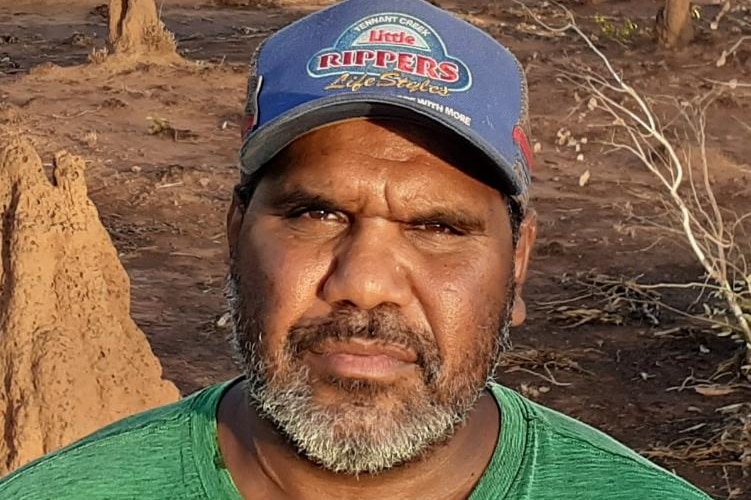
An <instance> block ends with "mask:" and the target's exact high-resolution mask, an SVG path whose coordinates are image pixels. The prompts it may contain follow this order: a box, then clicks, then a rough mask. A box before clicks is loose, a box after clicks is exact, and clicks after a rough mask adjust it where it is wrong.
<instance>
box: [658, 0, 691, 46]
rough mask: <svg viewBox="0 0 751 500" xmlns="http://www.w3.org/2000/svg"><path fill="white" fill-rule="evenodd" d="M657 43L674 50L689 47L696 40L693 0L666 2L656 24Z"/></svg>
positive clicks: (669, 0)
mask: <svg viewBox="0 0 751 500" xmlns="http://www.w3.org/2000/svg"><path fill="white" fill-rule="evenodd" d="M655 34H656V36H657V43H658V44H659V45H660V46H662V47H665V48H669V49H673V48H679V47H683V46H685V45H688V44H689V43H690V42H691V40H693V38H694V24H693V19H692V18H691V0H665V5H664V6H663V7H661V8H660V11H659V12H658V13H657V19H656V22H655Z"/></svg>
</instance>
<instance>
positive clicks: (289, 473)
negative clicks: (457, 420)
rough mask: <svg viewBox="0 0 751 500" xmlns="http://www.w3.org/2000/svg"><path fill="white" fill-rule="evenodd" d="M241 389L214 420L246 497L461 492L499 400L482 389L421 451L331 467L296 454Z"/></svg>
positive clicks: (472, 481)
mask: <svg viewBox="0 0 751 500" xmlns="http://www.w3.org/2000/svg"><path fill="white" fill-rule="evenodd" d="M243 391H244V385H243V384H242V383H238V384H235V385H234V386H233V387H232V388H230V390H229V391H227V393H226V394H225V395H224V397H223V398H222V400H221V402H220V403H219V410H218V412H217V420H218V434H219V436H218V439H219V447H220V450H221V453H222V457H223V459H224V463H225V465H226V466H227V470H228V471H229V473H230V475H231V476H232V479H233V481H234V483H235V485H236V486H237V488H238V490H239V491H240V494H241V495H242V496H243V497H244V498H246V499H250V498H267V499H290V498H294V499H300V500H305V499H315V500H320V499H324V498H344V499H347V498H353V499H357V500H369V499H383V498H403V499H411V498H415V499H417V498H436V499H463V498H467V497H468V496H469V494H470V493H471V492H472V490H473V489H474V488H475V486H476V485H477V483H478V482H479V480H480V477H481V476H482V474H483V472H484V471H485V469H486V468H487V466H488V464H489V463H490V459H491V457H492V455H493V452H494V450H495V446H496V442H497V440H498V436H499V426H500V416H499V411H498V406H497V404H496V402H495V399H494V398H493V396H492V395H491V394H490V393H489V392H488V391H485V392H484V393H483V395H482V397H481V398H480V400H479V401H478V403H477V405H476V407H475V410H474V411H473V412H472V414H471V415H470V417H469V418H468V420H467V423H466V424H465V425H464V426H463V427H462V428H461V429H459V430H458V431H457V432H456V434H454V436H453V437H452V438H451V439H450V440H449V441H448V442H447V443H446V444H444V445H441V446H437V447H436V448H434V449H433V450H431V451H430V452H429V454H428V455H427V456H426V457H424V458H422V459H420V460H417V461H415V462H412V463H410V464H406V465H403V466H400V467H396V468H394V469H392V470H389V471H386V472H383V473H381V474H378V475H370V474H363V475H360V476H358V477H354V476H351V475H344V474H335V473H332V472H329V471H326V470H323V469H321V468H320V467H317V466H316V465H314V464H312V463H311V462H309V461H308V460H306V459H305V458H302V457H301V456H300V455H298V454H297V453H296V452H295V450H294V449H293V448H292V447H291V446H290V444H289V443H288V442H287V441H286V440H285V439H284V437H282V436H280V435H279V433H278V432H276V430H275V429H274V428H273V426H272V425H270V424H269V423H268V422H267V421H266V420H264V419H262V418H260V417H259V416H258V414H257V413H256V412H255V411H254V410H253V409H252V408H251V407H250V406H249V405H248V404H247V402H246V399H245V395H244V392H243Z"/></svg>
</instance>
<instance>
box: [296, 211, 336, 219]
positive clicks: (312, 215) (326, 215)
mask: <svg viewBox="0 0 751 500" xmlns="http://www.w3.org/2000/svg"><path fill="white" fill-rule="evenodd" d="M301 217H307V218H309V219H313V220H335V219H336V218H337V217H336V214H334V213H332V212H327V211H326V210H308V211H307V212H304V213H303V214H302V215H301Z"/></svg>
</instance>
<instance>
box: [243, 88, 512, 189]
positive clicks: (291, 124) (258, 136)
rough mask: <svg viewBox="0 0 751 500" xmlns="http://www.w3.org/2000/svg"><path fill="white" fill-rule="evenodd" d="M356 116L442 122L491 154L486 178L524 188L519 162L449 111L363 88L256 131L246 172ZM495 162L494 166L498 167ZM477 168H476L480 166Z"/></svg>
mask: <svg viewBox="0 0 751 500" xmlns="http://www.w3.org/2000/svg"><path fill="white" fill-rule="evenodd" d="M355 118H395V119H402V120H406V121H413V122H415V123H417V124H420V125H424V126H436V125H437V126H438V127H440V128H442V129H445V130H448V131H450V132H452V133H453V134H455V135H456V136H457V139H458V140H460V141H464V142H466V144H467V146H469V147H472V148H475V150H476V151H477V152H479V153H480V154H481V156H483V157H484V158H486V159H487V160H488V163H489V165H488V166H489V167H490V168H489V169H488V170H489V171H486V172H482V175H481V177H482V178H481V180H483V181H484V182H487V183H489V184H491V185H492V186H493V187H495V188H497V189H499V190H500V191H501V192H503V193H504V194H508V195H511V196H516V195H519V194H521V193H522V192H523V186H521V185H520V184H519V182H518V180H517V179H516V174H515V171H514V165H513V163H511V162H509V161H508V160H507V159H506V158H504V157H503V156H501V155H500V154H499V153H498V152H497V151H496V150H495V149H493V148H492V147H491V146H490V145H489V144H488V143H487V142H486V141H484V140H483V139H482V138H481V137H479V136H478V135H477V134H475V133H473V131H472V130H471V129H470V128H468V127H466V126H463V125H458V123H457V122H456V121H455V119H454V118H451V117H449V116H447V115H445V114H444V113H441V112H439V111H435V110H432V109H430V108H423V107H422V106H419V107H418V106H416V105H415V104H414V103H412V102H410V101H409V100H407V99H405V98H401V97H394V96H386V95H382V94H370V95H369V94H364V93H358V94H354V93H353V95H352V96H349V95H336V96H332V97H324V98H320V99H316V100H313V101H309V102H307V103H305V104H303V105H300V106H298V107H296V108H293V109H291V110H290V111H288V112H286V113H284V114H282V115H280V116H279V117H277V118H275V119H274V120H272V121H270V122H268V123H267V124H265V125H263V126H262V127H261V128H259V129H258V130H256V131H254V132H253V133H252V134H250V136H249V137H248V139H247V140H246V142H245V144H243V148H242V156H241V158H240V163H241V167H242V171H243V172H244V173H245V174H253V173H255V172H257V171H258V170H260V168H261V167H263V166H264V165H265V164H266V163H267V162H268V161H269V160H271V159H272V158H273V157H274V156H276V155H277V154H278V153H279V152H281V151H282V149H284V148H285V147H286V146H287V145H289V144H290V143H292V142H293V141H294V140H295V139H297V138H299V137H302V136H303V135H305V134H307V133H308V132H311V131H313V130H315V129H317V128H320V127H323V126H325V125H330V124H332V123H335V122H340V121H345V120H349V119H355ZM493 167H494V168H493ZM475 171H476V169H475Z"/></svg>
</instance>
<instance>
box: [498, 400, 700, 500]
mask: <svg viewBox="0 0 751 500" xmlns="http://www.w3.org/2000/svg"><path fill="white" fill-rule="evenodd" d="M492 389H493V392H494V394H495V395H496V398H498V399H500V400H501V401H503V400H508V399H514V400H516V402H517V403H518V406H517V407H518V408H520V411H521V412H523V413H524V415H523V418H524V419H525V420H526V422H527V436H526V441H527V453H528V454H529V455H530V457H527V458H525V459H524V462H525V467H529V468H532V469H534V481H535V482H536V486H535V485H533V484H529V485H527V487H533V488H536V487H540V486H541V485H544V486H543V487H544V488H545V489H548V488H552V489H556V488H559V487H560V488H563V490H558V491H559V492H560V491H569V492H574V493H575V496H572V498H579V499H584V498H601V497H602V494H604V493H606V492H607V494H608V495H609V496H608V498H614V499H615V498H619V499H620V498H623V499H626V498H629V499H630V498H634V496H633V495H634V494H635V493H638V494H641V495H643V496H642V497H640V498H644V499H650V498H660V499H663V500H707V499H709V496H707V495H706V494H705V493H703V492H701V491H700V490H699V489H698V488H696V487H694V486H692V485H691V484H689V483H688V482H686V481H685V480H683V479H682V478H680V477H678V476H676V475H675V474H672V473H671V472H668V471H667V470H665V469H663V468H661V467H659V466H658V465H656V464H654V463H653V462H651V461H649V460H647V459H646V458H645V457H643V456H641V455H639V454H638V453H636V452H635V451H633V450H632V449H630V448H628V447H626V446H625V445H623V444H621V443H620V442H618V441H617V440H615V439H614V438H612V437H611V436H609V435H607V434H605V433H604V432H602V431H599V430H597V429H595V428H594V427H591V426H589V425H587V424H585V423H583V422H581V421H579V420H576V419H574V418H571V417H569V416H567V415H564V414H562V413H560V412H558V411H556V410H553V409H550V408H547V407H545V406H542V405H540V404H537V403H534V402H532V401H530V400H528V399H526V398H524V397H522V396H521V395H519V394H517V393H516V392H514V391H512V390H510V389H508V388H505V387H501V386H494V387H493V388H492ZM619 495H620V496H619ZM535 498H547V497H545V496H541V495H540V494H539V493H538V494H536V496H535ZM551 498H552V497H551ZM558 498H568V497H566V496H565V495H563V496H562V497H561V496H559V497H558Z"/></svg>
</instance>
